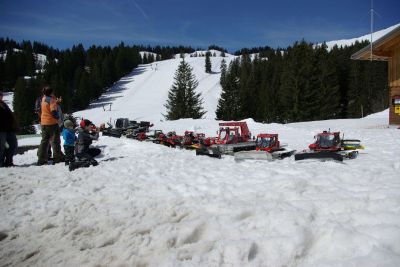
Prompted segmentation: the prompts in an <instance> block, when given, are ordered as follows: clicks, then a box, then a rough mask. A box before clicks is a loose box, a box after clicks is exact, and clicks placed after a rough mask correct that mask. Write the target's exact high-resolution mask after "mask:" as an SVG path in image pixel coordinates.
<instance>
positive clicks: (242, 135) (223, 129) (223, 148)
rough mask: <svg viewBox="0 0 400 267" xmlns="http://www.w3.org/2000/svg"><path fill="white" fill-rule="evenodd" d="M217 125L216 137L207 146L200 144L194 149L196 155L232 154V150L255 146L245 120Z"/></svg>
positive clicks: (217, 155) (249, 148)
mask: <svg viewBox="0 0 400 267" xmlns="http://www.w3.org/2000/svg"><path fill="white" fill-rule="evenodd" d="M219 127H220V128H219V131H218V137H216V138H215V139H214V140H213V142H212V144H210V146H209V147H207V146H206V145H201V147H200V148H198V149H196V155H205V156H210V157H215V158H220V157H221V155H222V154H230V155H233V153H234V152H238V151H243V150H254V149H255V148H256V144H255V142H254V141H252V140H251V133H250V131H249V128H248V127H247V123H246V122H221V123H220V124H219ZM210 140H212V139H210Z"/></svg>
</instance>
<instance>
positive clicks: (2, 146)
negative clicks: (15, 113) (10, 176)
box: [0, 132, 18, 167]
mask: <svg viewBox="0 0 400 267" xmlns="http://www.w3.org/2000/svg"><path fill="white" fill-rule="evenodd" d="M6 142H7V144H8V148H6ZM17 147H18V141H17V136H16V135H15V133H14V132H0V167H7V166H11V165H12V164H13V157H14V155H15V152H16V151H17Z"/></svg>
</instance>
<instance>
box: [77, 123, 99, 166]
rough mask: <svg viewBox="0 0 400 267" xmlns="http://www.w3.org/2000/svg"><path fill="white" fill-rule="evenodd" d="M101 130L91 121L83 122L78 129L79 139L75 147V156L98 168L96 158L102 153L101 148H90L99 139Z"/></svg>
mask: <svg viewBox="0 0 400 267" xmlns="http://www.w3.org/2000/svg"><path fill="white" fill-rule="evenodd" d="M99 131H100V130H99V129H98V128H96V126H94V124H93V123H92V122H91V121H90V120H86V119H85V120H81V122H80V127H79V128H78V139H77V141H76V145H75V155H76V157H77V158H78V159H79V160H80V161H90V162H91V164H92V165H94V166H96V165H97V161H96V160H95V159H94V157H96V156H98V155H99V154H100V153H101V150H100V149H99V148H95V147H90V145H91V144H92V142H93V140H98V139H99Z"/></svg>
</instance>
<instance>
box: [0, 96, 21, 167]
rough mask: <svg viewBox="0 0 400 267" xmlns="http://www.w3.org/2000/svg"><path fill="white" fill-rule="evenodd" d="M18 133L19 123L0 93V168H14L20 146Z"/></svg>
mask: <svg viewBox="0 0 400 267" xmlns="http://www.w3.org/2000/svg"><path fill="white" fill-rule="evenodd" d="M16 131H17V121H16V119H15V117H14V114H13V113H12V111H11V110H10V108H9V107H8V105H7V104H6V103H5V102H4V101H3V92H2V91H0V167H11V166H14V163H13V156H14V154H15V152H16V150H17V146H18V142H17V136H16V135H15V132H16Z"/></svg>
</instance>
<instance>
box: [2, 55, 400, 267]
mask: <svg viewBox="0 0 400 267" xmlns="http://www.w3.org/2000/svg"><path fill="white" fill-rule="evenodd" d="M233 58H234V56H231V55H228V54H227V57H225V60H226V61H227V64H229V62H230V61H231V60H232V59H233ZM180 60H181V59H179V58H176V59H171V60H165V61H161V62H154V63H152V64H147V65H141V66H139V67H138V68H137V69H135V70H134V71H133V72H132V73H130V74H129V75H127V76H126V77H124V78H122V79H121V80H120V81H118V82H117V83H116V84H114V86H113V87H112V88H111V89H110V90H109V91H108V92H107V93H106V94H104V95H103V96H102V97H101V98H100V99H99V100H98V101H96V102H95V103H93V104H92V105H91V106H90V107H89V108H88V109H87V110H83V111H80V112H77V113H75V115H76V116H80V117H84V118H88V119H90V120H92V121H94V122H95V123H102V122H105V121H109V120H111V121H112V122H113V121H114V120H116V119H117V118H119V117H127V118H130V119H131V120H149V121H151V122H153V123H154V127H153V129H162V130H163V131H164V132H167V131H172V130H174V131H176V132H177V133H178V134H183V132H184V131H185V130H193V131H195V132H203V133H205V134H206V135H208V136H215V135H216V131H217V129H218V121H215V120H214V117H215V108H216V105H217V101H218V98H219V95H220V92H221V87H220V85H219V77H220V75H219V74H218V72H219V66H220V63H221V60H222V58H221V57H211V61H212V66H213V68H212V71H213V72H212V73H211V74H207V73H205V72H204V57H197V58H195V57H190V56H187V57H185V60H186V61H187V62H189V64H190V65H191V66H192V67H193V70H194V74H195V75H196V77H197V79H198V80H199V86H198V91H199V92H202V94H203V98H204V107H205V109H206V110H207V114H206V116H205V118H204V119H201V120H193V119H182V120H177V121H164V118H163V116H162V114H163V113H165V108H164V106H163V105H164V103H165V101H166V97H167V93H168V90H169V88H170V86H171V85H172V82H173V75H174V73H175V70H176V69H177V67H178V65H179V62H180ZM4 99H5V100H6V101H8V102H9V103H8V104H10V101H12V94H10V93H6V95H5V97H4ZM110 103H111V110H109V108H110ZM246 122H247V123H248V125H249V128H250V131H251V132H252V134H253V135H256V134H258V133H278V134H279V138H280V140H281V142H283V143H287V144H288V145H289V146H290V148H293V149H296V150H298V151H301V150H302V149H305V148H307V146H308V144H309V143H311V142H312V141H313V137H314V135H315V134H317V133H318V132H320V131H322V130H327V129H331V130H332V131H341V133H344V135H345V138H349V139H350V138H354V139H360V140H361V141H362V144H363V145H364V146H365V147H366V149H365V150H364V151H361V153H360V155H359V157H358V158H356V159H353V160H348V161H345V162H343V163H337V162H332V161H326V162H320V161H300V162H296V161H295V160H294V158H293V157H291V158H286V159H284V160H281V161H273V162H267V161H243V162H239V163H237V162H235V161H234V158H233V157H232V156H225V157H223V158H222V159H220V160H218V159H213V158H208V157H201V156H196V155H195V152H194V151H188V150H181V149H171V148H167V147H165V146H161V145H156V144H152V143H147V142H138V141H135V140H131V139H126V138H120V139H117V138H112V137H106V136H102V137H101V138H100V139H99V141H98V142H96V143H94V146H96V147H99V148H100V149H101V150H102V154H101V156H100V157H99V158H98V160H99V163H100V164H99V166H97V167H90V168H84V169H78V170H75V171H74V172H69V171H68V169H67V167H65V166H64V165H63V164H56V165H54V166H50V165H49V166H40V167H39V166H34V163H35V162H36V161H37V155H36V153H37V150H30V151H28V152H26V153H25V154H23V155H17V156H15V157H14V163H15V164H17V165H19V166H18V167H12V168H5V169H1V172H0V239H2V237H1V236H3V238H4V237H5V238H4V239H3V240H1V241H0V262H1V265H2V266H400V242H399V240H400V227H399V225H400V208H399V207H400V180H399V171H400V156H399V153H398V152H399V151H400V142H398V139H399V134H400V130H398V129H395V128H391V127H388V125H387V122H388V111H387V110H386V111H383V112H380V113H377V114H373V115H370V116H367V117H365V118H362V119H342V120H325V121H313V122H301V123H291V124H276V123H273V124H261V123H256V122H254V121H253V120H252V119H247V120H246ZM39 142H40V138H39V137H34V138H25V139H20V140H19V143H20V144H30V145H33V144H39Z"/></svg>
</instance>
